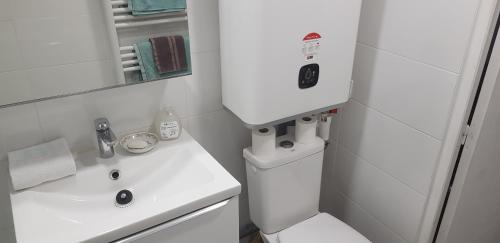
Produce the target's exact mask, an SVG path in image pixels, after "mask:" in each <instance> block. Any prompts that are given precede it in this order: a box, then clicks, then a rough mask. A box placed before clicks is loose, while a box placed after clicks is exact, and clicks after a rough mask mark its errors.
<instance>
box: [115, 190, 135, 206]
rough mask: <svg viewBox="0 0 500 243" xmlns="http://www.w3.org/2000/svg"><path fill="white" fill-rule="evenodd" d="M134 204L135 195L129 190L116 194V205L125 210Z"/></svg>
mask: <svg viewBox="0 0 500 243" xmlns="http://www.w3.org/2000/svg"><path fill="white" fill-rule="evenodd" d="M133 202H134V195H132V192H131V191H129V190H121V191H119V192H118V193H117V194H116V198H115V205H116V206H117V207H120V208H123V207H127V206H129V205H130V204H132V203H133Z"/></svg>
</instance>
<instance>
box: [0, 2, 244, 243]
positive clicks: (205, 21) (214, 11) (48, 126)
mask: <svg viewBox="0 0 500 243" xmlns="http://www.w3.org/2000/svg"><path fill="white" fill-rule="evenodd" d="M3 1H4V0H0V3H3ZM82 1H83V0H82ZM17 2H23V3H25V4H26V6H27V7H30V6H34V5H31V4H35V3H38V1H27V0H24V1H19V0H17ZM74 2H75V1H71V3H74ZM76 2H78V1H76ZM217 2H218V1H217V0H189V1H188V8H189V9H188V12H189V27H190V38H191V41H192V42H191V45H192V46H191V50H192V52H193V53H192V62H193V75H192V76H187V77H182V78H176V79H172V80H168V81H159V82H153V83H149V84H141V85H136V86H130V87H125V88H119V89H114V90H108V91H101V92H96V93H91V94H85V95H79V96H72V97H67V98H62V99H54V100H48V101H44V102H38V103H33V104H28V105H22V106H15V107H11V108H6V109H0V161H3V162H2V163H1V168H0V171H1V172H2V173H1V174H0V180H2V181H1V182H0V209H1V210H0V235H1V236H2V239H1V241H2V242H6V241H7V242H8V240H7V239H8V237H7V236H10V239H11V238H12V227H13V226H12V222H11V212H10V205H9V198H8V190H9V189H8V188H7V187H6V185H7V180H8V176H7V169H6V168H7V167H6V165H7V162H6V153H7V152H8V151H10V150H14V149H19V148H23V147H27V146H31V145H36V144H38V143H41V142H44V141H50V140H52V139H55V138H58V137H65V138H66V139H67V140H68V142H69V143H70V146H71V148H72V150H73V151H74V152H81V151H85V150H88V149H91V148H93V146H94V145H93V144H94V140H95V132H94V130H93V120H94V119H95V118H97V117H100V116H105V117H107V118H109V119H110V122H111V123H112V127H113V129H114V130H115V132H117V133H125V132H126V131H130V130H134V129H140V128H145V127H147V126H149V125H150V124H151V123H152V121H153V117H154V115H155V113H156V111H157V110H158V109H159V108H160V104H169V105H173V106H174V108H175V109H176V111H177V112H178V114H179V115H180V116H181V117H182V119H183V124H184V126H185V128H186V129H187V130H188V131H189V132H190V133H191V135H193V136H194V138H195V139H197V140H198V141H199V142H200V143H201V144H202V145H203V146H204V147H205V148H206V149H207V150H208V152H210V153H211V154H212V155H213V156H214V157H215V158H216V159H217V160H218V161H219V162H220V163H221V164H222V165H223V166H224V167H225V168H226V169H227V170H228V171H229V172H230V173H231V174H232V175H233V176H234V177H235V178H236V179H238V180H239V181H240V182H241V183H243V184H245V183H246V182H245V179H246V176H245V171H244V166H243V165H244V160H243V158H242V150H243V148H244V147H246V146H248V145H249V144H250V140H249V139H250V132H249V131H248V130H247V129H246V128H244V127H243V126H242V125H241V123H240V122H239V121H238V120H237V119H236V118H234V117H233V116H232V115H230V114H229V113H228V112H226V111H225V110H223V108H222V104H221V93H220V92H221V88H220V79H221V78H220V62H219V29H218V4H217ZM3 10H4V8H3V5H2V8H0V16H2V15H3V14H8V12H5V13H4V11H3ZM0 18H1V17H0ZM1 38H2V37H0V39H1ZM0 66H2V65H0ZM75 76H77V77H78V76H79V77H78V78H79V79H81V82H85V81H87V80H86V79H85V78H86V77H87V78H89V79H92V78H93V77H88V76H82V75H77V74H75ZM0 93H1V92H0ZM240 202H241V203H240V222H241V225H245V224H247V223H248V222H249V219H248V199H247V194H246V188H245V186H244V187H243V192H242V195H241V196H240Z"/></svg>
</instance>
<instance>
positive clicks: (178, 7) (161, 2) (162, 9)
mask: <svg viewBox="0 0 500 243" xmlns="http://www.w3.org/2000/svg"><path fill="white" fill-rule="evenodd" d="M128 8H129V9H130V10H132V15H147V14H157V13H168V12H175V11H182V10H185V9H186V0H128Z"/></svg>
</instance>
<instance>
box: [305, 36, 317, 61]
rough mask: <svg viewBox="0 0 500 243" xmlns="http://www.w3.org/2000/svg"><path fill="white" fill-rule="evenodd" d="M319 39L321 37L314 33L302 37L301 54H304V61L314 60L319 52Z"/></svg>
mask: <svg viewBox="0 0 500 243" xmlns="http://www.w3.org/2000/svg"><path fill="white" fill-rule="evenodd" d="M321 38H322V37H321V35H320V34H318V33H316V32H312V33H309V34H307V35H306V37H304V39H303V41H304V45H303V47H302V52H303V53H304V57H305V61H307V62H310V61H314V60H316V58H317V57H318V55H319V51H320V46H321Z"/></svg>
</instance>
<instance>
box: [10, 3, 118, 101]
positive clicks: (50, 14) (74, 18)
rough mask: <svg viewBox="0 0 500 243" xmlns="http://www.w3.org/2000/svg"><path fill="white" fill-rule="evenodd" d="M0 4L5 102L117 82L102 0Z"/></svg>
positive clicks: (88, 88) (65, 92) (87, 88)
mask: <svg viewBox="0 0 500 243" xmlns="http://www.w3.org/2000/svg"><path fill="white" fill-rule="evenodd" d="M0 6H2V7H1V10H0V53H2V55H0V87H2V89H0V105H5V104H9V103H14V102H19V101H24V100H32V99H38V98H43V97H49V96H54V95H61V94H67V93H70V92H74V91H75V90H76V91H85V90H90V89H96V88H102V87H105V86H110V85H116V82H117V81H116V80H117V78H116V77H115V76H114V70H113V67H114V64H113V63H112V61H111V51H110V50H111V49H110V46H111V45H110V41H109V40H108V35H107V34H106V25H105V24H104V16H103V12H102V10H101V8H102V7H101V2H100V1H96V0H77V1H65V0H52V1H37V0H0ZM71 30H74V31H71Z"/></svg>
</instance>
